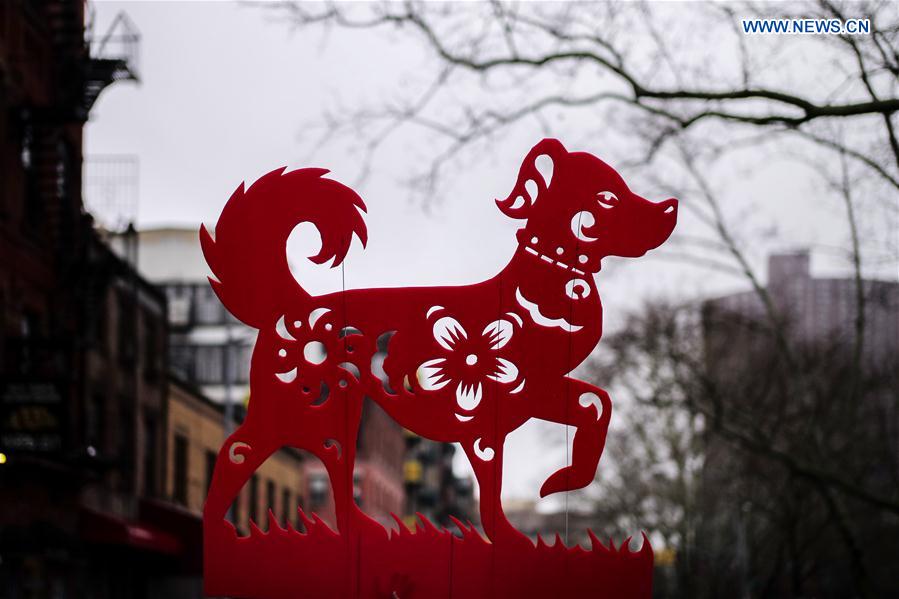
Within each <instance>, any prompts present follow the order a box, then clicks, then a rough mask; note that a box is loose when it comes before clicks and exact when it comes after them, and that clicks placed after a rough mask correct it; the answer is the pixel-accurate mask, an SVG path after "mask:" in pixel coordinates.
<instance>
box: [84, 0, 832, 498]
mask: <svg viewBox="0 0 899 599" xmlns="http://www.w3.org/2000/svg"><path fill="white" fill-rule="evenodd" d="M95 6H96V8H97V23H98V26H97V29H98V31H101V32H102V31H103V30H104V27H105V25H106V24H107V23H108V22H109V21H110V19H111V18H112V17H113V16H114V15H115V14H116V13H117V12H118V11H119V10H125V11H127V13H128V15H129V16H130V17H131V19H132V20H133V21H134V23H135V24H136V25H137V27H138V29H139V30H140V32H141V34H142V44H141V50H140V54H141V58H140V65H139V66H140V75H141V83H140V84H139V85H137V84H133V83H127V82H126V83H121V84H117V85H114V86H112V87H111V88H109V89H107V90H106V91H104V92H103V94H102V95H101V96H100V99H99V101H98V102H97V104H96V105H95V107H94V109H93V111H92V113H91V119H90V122H89V124H88V126H87V128H86V138H85V139H86V154H87V156H88V158H89V157H90V155H97V154H129V155H136V156H137V157H138V159H139V165H140V173H139V177H140V178H139V203H138V210H137V222H138V224H139V225H140V226H142V227H150V226H158V225H172V224H176V225H186V226H190V227H196V226H197V225H198V223H199V222H214V220H215V219H216V218H217V216H218V213H219V211H220V210H221V208H222V206H223V204H224V202H225V201H226V200H227V198H228V196H229V195H230V193H231V192H232V191H233V190H234V188H235V187H236V186H237V185H238V184H239V183H240V182H241V181H247V182H250V181H252V180H254V179H255V178H257V177H259V176H261V175H262V174H264V173H266V172H268V171H270V170H272V169H274V168H277V167H280V166H285V165H286V166H289V167H302V166H320V167H325V168H329V169H330V170H331V171H332V175H331V176H332V177H333V178H335V179H337V180H340V181H342V182H345V183H352V182H353V181H354V179H355V177H356V176H357V175H358V173H359V160H358V155H354V154H352V153H350V152H348V151H347V149H346V148H345V147H341V146H339V145H338V146H327V147H323V148H319V147H316V146H315V145H314V144H313V143H311V142H310V140H313V139H315V137H316V135H317V132H316V131H315V130H314V129H310V128H308V127H304V124H309V123H313V124H314V123H315V122H316V119H319V118H320V117H321V115H322V114H323V113H324V112H325V110H326V109H328V108H329V107H330V108H333V107H334V106H339V105H341V104H342V103H344V102H347V103H351V102H356V101H357V100H358V99H359V98H363V99H365V98H372V99H378V98H380V97H383V96H384V95H385V94H389V93H390V92H391V91H393V90H396V89H401V88H402V86H404V85H407V84H408V81H406V80H405V77H406V74H407V73H409V72H410V70H411V71H413V72H414V71H415V70H416V69H426V68H432V67H433V64H434V62H433V60H432V57H430V56H426V55H424V54H423V53H422V50H421V46H419V45H415V46H412V45H409V44H404V43H397V41H396V39H395V38H392V37H389V36H387V35H384V34H382V33H379V32H355V33H353V34H348V33H347V32H343V31H333V32H332V33H331V34H330V36H328V37H327V38H323V36H322V35H321V34H319V33H315V32H308V31H302V32H292V31H291V30H290V28H289V27H288V26H286V25H285V24H284V23H279V22H275V21H274V20H273V19H272V15H271V14H270V13H269V12H268V11H266V10H263V9H261V8H259V7H255V6H246V5H237V4H233V3H224V2H215V3H212V2H127V3H122V2H96V3H95ZM356 103H358V102H356ZM570 125H571V126H576V123H572V124H570ZM564 134H565V132H564V131H560V132H558V134H557V135H558V136H560V137H562V139H563V141H566V138H565V136H564ZM536 141H538V139H521V140H518V139H516V138H513V139H512V141H511V142H507V143H506V144H505V145H504V146H503V147H501V148H498V149H497V151H496V152H495V153H492V154H491V155H489V156H483V157H478V159H476V160H469V161H468V162H467V164H466V166H464V167H463V168H462V172H457V174H456V176H455V177H453V178H452V179H451V180H450V181H448V182H447V187H446V188H445V189H444V195H445V200H444V201H443V202H442V203H440V204H438V205H436V206H435V207H434V208H433V209H432V210H430V211H429V212H427V213H426V212H425V211H423V210H422V209H421V208H420V204H419V203H416V202H415V201H410V195H409V191H408V190H407V189H406V188H404V187H403V186H402V185H401V184H400V179H401V178H402V175H403V172H404V171H403V165H407V164H415V163H417V162H419V163H420V162H421V161H425V160H427V159H428V158H429V157H428V156H418V155H415V154H414V153H413V152H412V151H410V147H414V146H407V145H404V144H403V143H402V141H401V140H400V141H398V142H397V143H392V144H388V145H387V146H385V149H384V152H382V153H381V155H379V160H378V162H377V166H378V167H379V169H378V170H376V171H375V172H374V173H373V175H372V176H371V177H370V178H369V179H367V180H366V182H365V185H364V186H362V187H360V188H359V191H360V193H361V195H362V196H363V198H364V199H365V201H366V203H367V204H368V215H367V217H366V222H367V224H368V229H369V239H370V241H369V246H368V248H367V249H365V251H364V252H363V251H362V250H361V248H360V247H358V246H354V248H353V250H352V251H351V253H350V256H349V258H348V260H347V263H346V279H347V286H348V287H365V286H383V285H390V286H395V285H408V284H447V283H464V282H475V281H478V280H482V279H484V278H487V277H490V276H492V275H493V274H494V273H495V272H496V271H497V270H498V269H499V268H501V267H502V266H503V265H504V264H505V263H506V261H508V259H509V257H510V256H511V254H512V252H513V251H514V249H515V239H514V232H515V230H516V229H517V227H518V224H517V223H515V222H512V221H510V220H509V219H507V218H505V217H504V216H503V215H502V214H500V212H499V211H498V210H496V208H495V206H494V203H493V199H494V198H496V197H505V196H506V195H507V194H508V192H509V190H510V189H511V186H512V184H513V183H514V179H515V176H516V174H517V170H518V166H519V164H520V161H521V159H522V157H523V156H524V154H525V153H526V152H527V150H528V149H529V148H530V147H531V146H532V145H533V144H534V143H536ZM569 149H589V150H591V151H594V152H596V153H600V155H601V157H604V158H606V159H607V160H609V161H610V162H612V160H611V159H610V158H608V157H606V156H603V155H602V154H601V149H602V148H601V147H600V144H596V147H590V148H572V147H569ZM612 164H613V166H614V164H615V163H614V162H612ZM752 177H753V178H752V179H751V180H743V181H740V182H739V184H740V185H741V186H742V187H741V189H743V190H744V191H743V193H745V194H755V195H757V196H758V197H764V198H766V199H767V200H769V201H770V202H772V203H773V205H778V204H779V205H780V206H782V209H781V208H778V212H777V216H773V217H772V219H774V220H775V221H776V222H775V225H776V228H777V229H778V231H779V232H780V233H781V234H782V235H783V234H784V232H786V235H784V237H785V238H786V239H787V240H788V242H787V243H786V244H785V247H789V246H796V245H805V244H827V243H829V242H830V241H831V238H832V237H834V236H835V235H837V233H836V232H835V231H836V230H837V228H838V227H837V226H836V225H835V224H834V220H835V219H837V218H839V217H838V216H837V215H834V214H830V213H826V212H820V211H817V212H815V213H814V218H809V216H808V214H809V212H807V210H809V206H810V204H808V203H803V202H811V199H810V197H809V196H810V192H809V187H808V181H806V180H803V179H802V178H801V177H797V176H795V166H794V165H786V164H771V165H762V166H761V167H760V168H758V169H756V170H755V172H754V173H753V175H752ZM632 187H635V185H633V184H632ZM635 190H636V191H637V192H638V193H639V192H640V189H639V188H637V189H635ZM652 199H656V200H660V199H664V198H652ZM89 200H90V198H88V201H89ZM694 224H695V223H691V222H690V221H689V215H688V214H687V213H685V211H681V222H680V223H679V225H678V231H677V233H676V234H678V233H683V232H684V231H690V230H691V227H693V226H694ZM292 247H293V246H292ZM302 247H304V246H303V244H302V242H301V241H297V242H296V247H294V250H297V249H298V248H299V249H302ZM305 247H308V244H307V245H306V246H305ZM765 251H766V250H762V249H761V248H760V249H759V251H757V252H756V253H754V254H753V258H754V259H755V260H757V261H758V262H759V264H761V263H763V260H764V255H765ZM295 253H296V252H295ZM294 258H297V256H296V255H294ZM814 264H815V268H816V270H827V269H828V268H837V269H838V266H839V265H837V266H833V265H830V264H823V263H822V261H821V260H820V259H819V257H817V256H816V258H815V262H814ZM301 271H302V274H301V277H302V278H303V282H304V286H306V287H307V288H311V290H313V291H319V292H322V291H331V290H335V289H339V288H340V278H339V273H338V272H337V271H331V272H326V271H324V270H323V269H316V270H315V271H314V272H313V269H312V268H306V267H305V266H304V267H303V268H301ZM599 283H600V289H601V291H602V292H603V303H604V304H605V306H606V328H607V330H608V329H609V328H614V326H616V323H619V322H620V321H621V317H622V315H623V314H624V313H625V311H626V310H628V309H633V308H636V307H637V306H638V305H639V302H640V301H642V300H643V299H645V298H647V297H652V296H660V295H661V296H674V297H699V296H703V295H708V294H716V293H722V292H725V291H730V290H736V289H743V288H744V284H743V282H742V281H739V280H737V279H728V278H726V277H720V276H710V275H709V273H708V272H707V271H701V270H697V269H695V268H692V267H689V266H684V265H678V264H676V263H673V262H671V261H666V260H662V259H659V258H654V257H652V256H649V257H647V258H644V259H641V260H638V261H624V260H617V261H616V260H609V261H607V263H606V264H605V265H604V269H603V272H602V274H601V275H600V280H599ZM550 428H551V427H550ZM538 430H539V431H540V432H539V433H538V432H537V431H538ZM547 430H549V429H547V428H546V427H539V428H538V427H536V426H533V425H528V426H526V427H524V428H523V429H522V430H520V431H518V432H516V433H515V434H513V436H512V437H511V438H510V441H509V444H508V445H507V447H508V451H509V457H508V466H507V473H506V481H507V483H506V495H507V496H516V497H527V498H534V499H536V497H537V490H538V487H539V483H540V481H542V480H543V478H545V476H546V475H548V474H549V473H550V472H551V471H553V470H554V469H555V468H557V467H558V466H559V465H561V464H564V462H565V450H564V447H563V446H559V447H558V448H557V449H553V450H552V451H547V450H546V449H545V447H546V445H545V444H541V443H539V442H537V438H538V436H543V435H545V432H546V431H547ZM551 430H552V433H551V434H553V435H556V438H561V439H564V429H561V428H551ZM601 469H602V465H600V470H601Z"/></svg>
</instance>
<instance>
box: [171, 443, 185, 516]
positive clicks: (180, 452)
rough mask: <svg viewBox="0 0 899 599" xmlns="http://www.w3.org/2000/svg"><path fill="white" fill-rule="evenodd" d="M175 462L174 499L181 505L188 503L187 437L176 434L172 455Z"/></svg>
mask: <svg viewBox="0 0 899 599" xmlns="http://www.w3.org/2000/svg"><path fill="white" fill-rule="evenodd" d="M172 457H173V459H174V461H175V463H174V466H173V468H172V470H173V473H174V488H173V490H172V499H173V500H174V501H175V502H176V503H180V504H181V505H187V437H185V436H184V435H175V451H174V455H173V456H172Z"/></svg>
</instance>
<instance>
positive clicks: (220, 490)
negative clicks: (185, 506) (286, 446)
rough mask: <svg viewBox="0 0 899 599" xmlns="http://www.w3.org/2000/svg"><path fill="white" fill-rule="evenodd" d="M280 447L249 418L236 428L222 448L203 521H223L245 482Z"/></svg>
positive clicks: (204, 509)
mask: <svg viewBox="0 0 899 599" xmlns="http://www.w3.org/2000/svg"><path fill="white" fill-rule="evenodd" d="M278 447H279V445H278V444H277V442H275V441H274V440H272V439H271V438H268V437H267V436H266V435H264V434H261V431H259V430H257V429H256V428H255V427H254V426H252V424H251V423H250V421H247V422H245V423H244V424H242V425H241V426H239V427H237V429H236V430H235V431H234V432H233V433H232V434H231V435H230V436H229V437H228V439H227V440H226V441H225V443H224V445H222V448H221V450H219V455H218V459H217V460H216V463H215V470H214V471H213V475H212V482H211V484H210V487H209V495H208V496H207V498H206V503H205V505H204V507H203V518H204V520H206V521H207V522H208V523H209V524H213V525H214V524H215V523H217V522H218V521H224V518H225V515H226V514H227V512H228V508H229V507H230V505H231V502H232V501H234V498H235V497H237V494H238V493H240V490H241V488H243V485H244V483H246V482H247V480H248V479H249V478H250V476H252V475H253V473H254V472H255V471H256V469H257V468H258V467H259V466H260V465H262V463H263V462H265V460H266V459H268V457H269V456H270V455H271V454H272V453H274V452H275V451H276V450H277V449H278Z"/></svg>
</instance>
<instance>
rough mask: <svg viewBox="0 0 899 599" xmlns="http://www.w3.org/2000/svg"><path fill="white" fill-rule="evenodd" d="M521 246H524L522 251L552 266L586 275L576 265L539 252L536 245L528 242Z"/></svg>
mask: <svg viewBox="0 0 899 599" xmlns="http://www.w3.org/2000/svg"><path fill="white" fill-rule="evenodd" d="M521 247H523V248H524V251H526V252H527V253H529V254H532V255H534V256H536V257H538V258H540V259H541V260H543V261H544V262H546V263H548V264H552V265H553V266H555V267H557V268H561V269H562V270H565V271H568V272H573V273H575V274H579V275H581V276H586V273H585V272H584V271H583V270H581V269H579V268H577V267H574V266H570V265H568V264H566V263H564V262H562V261H561V260H556V259H555V258H551V257H550V256H547V255H546V254H543V253H541V252H540V251H539V250H538V249H537V248H536V246H532V245H528V244H522V246H521Z"/></svg>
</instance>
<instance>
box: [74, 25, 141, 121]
mask: <svg viewBox="0 0 899 599" xmlns="http://www.w3.org/2000/svg"><path fill="white" fill-rule="evenodd" d="M85 43H86V44H87V50H88V51H87V56H86V57H85V63H84V66H83V68H84V71H83V85H84V87H83V93H82V97H81V108H82V110H83V111H84V115H85V117H86V116H87V114H88V112H90V109H91V107H92V106H93V105H94V102H96V101H97V97H98V96H99V95H100V92H102V91H103V90H104V89H106V87H108V86H109V85H111V84H113V83H115V82H116V81H140V78H139V76H138V58H139V50H140V33H139V32H138V31H137V28H136V27H135V26H134V23H133V22H132V21H131V19H130V18H128V15H127V13H124V12H120V13H118V14H117V15H116V17H115V19H113V21H112V23H110V25H109V28H108V29H107V30H106V33H105V34H103V35H102V36H100V37H96V38H95V37H94V34H93V23H92V22H91V23H90V24H89V25H88V27H87V30H86V31H85Z"/></svg>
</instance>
